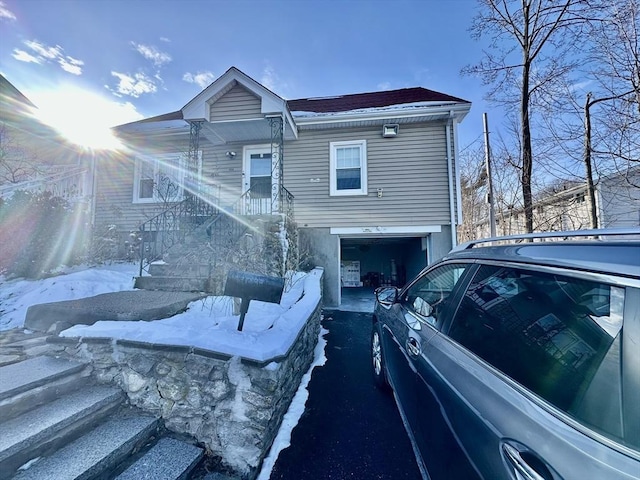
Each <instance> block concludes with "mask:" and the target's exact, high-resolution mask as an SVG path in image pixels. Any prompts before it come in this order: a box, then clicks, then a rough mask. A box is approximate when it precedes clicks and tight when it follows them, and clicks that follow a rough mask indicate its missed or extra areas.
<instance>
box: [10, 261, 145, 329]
mask: <svg viewBox="0 0 640 480" xmlns="http://www.w3.org/2000/svg"><path fill="white" fill-rule="evenodd" d="M138 268H139V267H138V265H134V264H132V263H121V264H113V265H105V266H101V267H96V268H88V267H86V266H85V267H75V268H73V269H69V270H67V271H65V272H63V273H62V274H60V275H56V276H55V277H50V278H45V279H43V280H24V279H15V280H6V279H5V277H4V276H0V331H2V330H9V329H11V328H19V327H22V326H24V319H25V317H26V315H27V308H29V307H30V306H31V305H36V304H39V303H49V302H61V301H63V300H75V299H77V298H85V297H93V296H94V295H100V294H101V293H109V292H119V291H122V290H133V278H134V277H135V276H136V275H138Z"/></svg>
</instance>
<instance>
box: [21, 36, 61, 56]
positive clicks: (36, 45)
mask: <svg viewBox="0 0 640 480" xmlns="http://www.w3.org/2000/svg"><path fill="white" fill-rule="evenodd" d="M24 44H25V45H26V46H27V47H29V48H30V49H31V50H33V51H34V52H35V53H36V54H38V56H40V57H42V58H46V59H47V60H53V59H55V58H59V57H61V56H62V47H61V46H60V45H56V46H55V47H48V46H47V45H45V44H44V43H40V42H38V41H36V40H26V41H25V42H24Z"/></svg>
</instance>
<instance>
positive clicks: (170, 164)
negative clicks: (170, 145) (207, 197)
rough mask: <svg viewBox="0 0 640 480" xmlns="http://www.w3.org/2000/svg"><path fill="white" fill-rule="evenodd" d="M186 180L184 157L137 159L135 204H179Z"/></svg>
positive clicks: (173, 155)
mask: <svg viewBox="0 0 640 480" xmlns="http://www.w3.org/2000/svg"><path fill="white" fill-rule="evenodd" d="M184 178H185V161H184V156H183V155H180V154H163V155H158V156H155V157H144V158H136V163H135V177H134V185H133V202H134V203H162V202H178V201H180V200H182V198H183V183H184Z"/></svg>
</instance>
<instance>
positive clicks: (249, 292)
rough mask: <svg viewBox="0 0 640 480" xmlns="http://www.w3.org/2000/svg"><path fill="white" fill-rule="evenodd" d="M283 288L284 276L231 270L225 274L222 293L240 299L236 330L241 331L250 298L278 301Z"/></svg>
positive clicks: (261, 300)
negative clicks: (225, 279)
mask: <svg viewBox="0 0 640 480" xmlns="http://www.w3.org/2000/svg"><path fill="white" fill-rule="evenodd" d="M283 290H284V278H281V277H267V276H266V275H258V274H256V273H248V272H239V271H237V270H231V271H230V272H229V274H228V275H227V281H226V283H225V286H224V294H225V295H228V296H230V297H238V298H240V299H241V300H242V303H241V304H240V321H239V322H238V331H242V326H243V325H244V316H245V315H246V313H247V311H248V310H249V302H250V301H251V300H258V301H260V302H269V303H280V299H281V298H282V291H283Z"/></svg>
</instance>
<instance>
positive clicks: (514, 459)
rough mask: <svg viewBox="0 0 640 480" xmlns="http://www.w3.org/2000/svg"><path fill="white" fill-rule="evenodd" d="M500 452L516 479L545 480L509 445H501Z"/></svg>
mask: <svg viewBox="0 0 640 480" xmlns="http://www.w3.org/2000/svg"><path fill="white" fill-rule="evenodd" d="M502 451H503V452H504V455H505V457H506V459H507V460H508V461H509V463H510V464H511V465H512V466H513V468H514V469H515V474H516V478H517V479H518V480H545V477H543V476H542V475H540V474H539V473H538V472H537V471H536V470H535V469H534V468H533V467H532V466H531V465H529V463H527V461H526V460H525V459H524V458H522V455H521V454H520V451H519V450H518V449H517V448H515V447H513V446H511V445H509V444H508V443H503V444H502Z"/></svg>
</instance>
